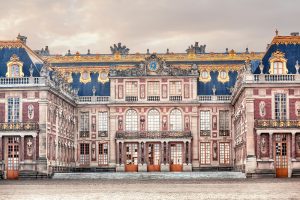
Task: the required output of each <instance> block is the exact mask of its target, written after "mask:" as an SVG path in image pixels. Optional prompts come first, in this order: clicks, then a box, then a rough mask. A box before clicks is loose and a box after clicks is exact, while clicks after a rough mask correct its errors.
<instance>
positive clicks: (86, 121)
mask: <svg viewBox="0 0 300 200" xmlns="http://www.w3.org/2000/svg"><path fill="white" fill-rule="evenodd" d="M80 131H90V114H89V112H81V113H80Z"/></svg>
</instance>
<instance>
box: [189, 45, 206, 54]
mask: <svg viewBox="0 0 300 200" xmlns="http://www.w3.org/2000/svg"><path fill="white" fill-rule="evenodd" d="M205 47H206V44H205V45H200V46H199V43H198V42H195V46H194V45H191V46H189V48H188V49H187V50H186V52H187V53H195V54H203V53H205Z"/></svg>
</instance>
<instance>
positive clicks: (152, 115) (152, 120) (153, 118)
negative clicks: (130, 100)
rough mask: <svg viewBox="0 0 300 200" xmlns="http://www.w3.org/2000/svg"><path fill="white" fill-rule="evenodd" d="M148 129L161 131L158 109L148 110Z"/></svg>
mask: <svg viewBox="0 0 300 200" xmlns="http://www.w3.org/2000/svg"><path fill="white" fill-rule="evenodd" d="M147 121H148V131H159V129H160V116H159V112H158V111H157V110H156V109H152V110H150V111H149V112H148V120H147Z"/></svg>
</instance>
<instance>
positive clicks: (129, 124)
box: [125, 109, 138, 131]
mask: <svg viewBox="0 0 300 200" xmlns="http://www.w3.org/2000/svg"><path fill="white" fill-rule="evenodd" d="M125 130H126V131H137V130H138V114H137V112H136V111H135V110H133V109H130V110H127V112H126V118H125Z"/></svg>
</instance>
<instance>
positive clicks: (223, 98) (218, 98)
mask: <svg viewBox="0 0 300 200" xmlns="http://www.w3.org/2000/svg"><path fill="white" fill-rule="evenodd" d="M198 101H199V102H201V103H230V101H231V95H199V96H198Z"/></svg>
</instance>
